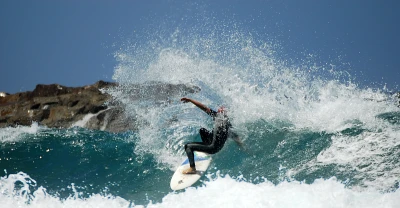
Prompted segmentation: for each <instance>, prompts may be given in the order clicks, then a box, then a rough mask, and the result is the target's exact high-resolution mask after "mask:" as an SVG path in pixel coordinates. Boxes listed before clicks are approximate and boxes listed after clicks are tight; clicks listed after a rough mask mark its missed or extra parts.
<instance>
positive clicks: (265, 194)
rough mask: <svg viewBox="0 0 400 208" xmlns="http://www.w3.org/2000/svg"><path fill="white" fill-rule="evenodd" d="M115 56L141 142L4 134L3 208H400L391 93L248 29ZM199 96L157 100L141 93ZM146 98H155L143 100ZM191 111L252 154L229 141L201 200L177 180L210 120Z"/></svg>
mask: <svg viewBox="0 0 400 208" xmlns="http://www.w3.org/2000/svg"><path fill="white" fill-rule="evenodd" d="M145 39H146V40H147V41H143V42H141V43H138V42H135V41H133V40H126V41H124V42H123V44H122V45H121V46H120V47H119V49H118V50H117V51H116V52H115V58H116V60H117V62H118V65H117V66H116V67H115V72H114V75H113V79H114V80H115V81H116V82H118V83H119V84H120V85H119V86H117V87H115V88H112V89H108V90H107V91H106V92H107V93H109V94H111V95H112V97H113V99H114V102H118V103H120V104H121V105H122V106H123V107H124V109H125V115H126V116H127V117H132V118H135V119H136V122H137V123H136V125H137V126H138V127H139V130H137V131H127V132H122V133H109V132H104V131H95V130H87V129H85V128H82V127H83V126H84V122H85V121H82V122H80V123H79V125H75V126H73V127H71V128H69V129H51V128H47V127H43V126H40V125H37V124H33V125H32V126H30V127H23V126H20V127H8V128H2V129H0V148H1V149H0V170H1V171H2V176H1V178H0V202H1V204H0V207H189V206H190V207H271V208H275V207H363V208H366V207H400V200H399V199H400V191H399V180H400V163H399V158H400V111H399V108H398V107H397V106H396V104H397V103H396V102H398V101H397V100H396V98H395V96H394V95H393V94H391V93H388V92H387V90H386V89H385V88H382V89H376V88H369V87H365V86H363V87H361V86H359V85H358V84H357V83H356V82H355V81H354V77H352V76H351V73H348V72H345V71H344V70H341V69H340V67H335V66H334V65H333V64H323V65H319V64H317V62H313V61H312V60H311V61H310V59H308V58H304V60H299V59H293V60H283V59H281V58H280V55H279V54H280V51H281V48H280V47H279V45H276V44H273V43H272V42H266V41H262V40H261V39H259V38H258V37H257V36H253V35H251V34H249V33H247V32H243V31H240V29H237V28H233V29H232V30H227V29H226V27H221V28H215V27H212V28H209V29H207V27H205V28H204V27H201V28H198V29H191V30H190V31H183V30H182V29H176V30H175V31H173V32H172V33H166V32H165V31H164V32H162V31H161V32H154V33H146V38H145ZM157 83H171V84H185V85H191V86H197V87H199V88H200V89H201V90H200V91H199V92H196V93H193V94H185V93H183V92H182V94H180V95H176V96H171V97H168V98H162V99H161V100H157V99H155V96H153V95H154V93H156V92H141V93H142V94H141V96H139V97H140V99H132V98H131V97H132V95H131V94H130V90H131V89H130V87H131V86H132V84H142V85H146V86H147V85H148V86H150V87H151V85H155V84H157ZM146 89H148V88H147V87H146ZM182 96H187V97H191V98H193V99H196V100H199V101H201V102H202V103H204V104H206V105H208V106H210V107H211V108H213V109H215V108H218V106H221V105H224V106H226V107H227V108H228V110H229V116H230V118H231V120H232V124H233V126H234V130H235V132H236V133H238V134H239V135H240V137H241V139H242V140H243V141H244V144H245V148H239V147H238V146H237V145H236V144H235V143H234V142H233V141H228V142H227V144H226V145H225V147H224V148H223V149H222V150H221V152H219V153H218V154H216V155H214V156H213V162H212V164H211V166H210V168H209V170H208V171H207V173H206V175H205V176H204V177H203V178H202V179H201V180H200V181H199V182H197V183H196V184H194V186H192V187H190V188H187V189H185V190H182V191H172V190H170V188H169V180H170V178H171V177H172V174H173V172H174V170H175V169H176V168H177V166H178V165H179V164H180V162H181V161H182V160H183V159H184V158H185V153H184V151H183V146H184V144H185V143H186V142H189V141H196V140H200V137H199V135H198V130H199V129H200V128H201V127H207V128H212V121H211V119H210V118H209V117H208V116H207V115H206V114H204V113H203V112H202V111H200V110H199V109H197V108H196V107H195V106H193V105H190V104H183V103H181V102H180V98H181V97H182Z"/></svg>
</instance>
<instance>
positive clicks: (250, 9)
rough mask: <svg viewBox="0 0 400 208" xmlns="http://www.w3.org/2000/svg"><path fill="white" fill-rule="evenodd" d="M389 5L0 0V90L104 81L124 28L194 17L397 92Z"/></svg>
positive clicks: (397, 43)
mask: <svg viewBox="0 0 400 208" xmlns="http://www.w3.org/2000/svg"><path fill="white" fill-rule="evenodd" d="M399 8H400V1H395V0H382V1H377V0H333V1H328V0H301V1H300V0H264V1H261V0H221V1H217V0H213V1H211V0H204V1H184V0H165V1H161V0H159V1H155V0H135V1H133V0H132V1H127V0H115V1H111V0H107V1H106V0H98V1H95V0H79V1H78V0H68V1H67V0H65V1H61V0H36V1H32V0H24V1H23V0H2V1H0V28H1V29H0V73H1V74H0V78H1V82H0V91H5V92H9V93H16V92H21V91H31V90H33V89H34V88H35V86H36V84H52V83H58V84H61V85H66V86H83V85H87V84H92V83H94V82H96V81H98V80H107V81H112V79H111V78H112V75H113V73H114V67H115V66H116V64H117V63H116V60H115V58H114V52H116V50H117V49H118V44H116V43H120V42H121V41H122V42H123V40H124V38H130V39H131V40H134V41H138V42H140V41H141V40H135V37H134V36H133V35H132V34H133V33H134V32H140V31H144V30H147V29H151V28H153V29H154V28H157V27H159V26H160V25H163V24H165V25H168V26H171V27H190V24H191V22H190V21H194V22H195V21H199V19H198V17H199V16H201V15H206V16H212V17H213V18H215V19H217V20H219V21H221V22H223V21H229V22H236V23H238V25H241V26H242V27H243V30H248V31H249V32H254V33H257V34H259V35H258V37H259V38H263V37H265V38H266V39H271V38H272V39H274V40H276V41H277V42H279V44H281V48H282V51H280V54H285V55H284V57H288V58H293V57H299V56H300V57H301V56H302V55H304V54H307V53H310V54H316V55H317V57H318V59H319V61H320V62H321V63H323V62H326V63H330V62H335V61H337V60H338V59H340V61H341V62H343V63H348V66H347V68H345V69H344V70H348V71H349V72H350V74H352V76H354V77H355V79H356V81H357V82H359V83H360V85H362V86H364V87H374V88H382V86H383V84H385V83H386V84H387V86H388V88H389V90H398V89H399V87H398V84H399V83H400V81H399V78H400V58H399V57H398V54H399V53H398V49H399V47H400V39H399V37H400V27H399V25H400V24H399V23H398V21H399V20H400V13H399V12H398V9H399ZM193 24H195V23H193Z"/></svg>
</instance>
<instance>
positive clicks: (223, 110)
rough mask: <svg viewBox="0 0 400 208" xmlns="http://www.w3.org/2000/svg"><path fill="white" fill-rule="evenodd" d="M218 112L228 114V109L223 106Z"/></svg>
mask: <svg viewBox="0 0 400 208" xmlns="http://www.w3.org/2000/svg"><path fill="white" fill-rule="evenodd" d="M217 112H218V113H223V114H226V113H227V109H226V108H225V106H221V107H219V108H218V110H217Z"/></svg>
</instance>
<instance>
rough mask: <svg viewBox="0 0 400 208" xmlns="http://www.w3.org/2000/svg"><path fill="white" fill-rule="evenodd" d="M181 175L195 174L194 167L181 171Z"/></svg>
mask: <svg viewBox="0 0 400 208" xmlns="http://www.w3.org/2000/svg"><path fill="white" fill-rule="evenodd" d="M182 173H183V174H196V168H195V167H193V168H192V167H190V168H188V169H186V170H183V171H182Z"/></svg>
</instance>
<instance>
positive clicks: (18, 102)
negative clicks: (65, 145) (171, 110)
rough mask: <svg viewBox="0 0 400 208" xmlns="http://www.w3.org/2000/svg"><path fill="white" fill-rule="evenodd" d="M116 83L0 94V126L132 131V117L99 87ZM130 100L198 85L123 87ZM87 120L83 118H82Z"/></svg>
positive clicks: (166, 94)
mask: <svg viewBox="0 0 400 208" xmlns="http://www.w3.org/2000/svg"><path fill="white" fill-rule="evenodd" d="M118 87H119V85H118V84H116V83H111V82H105V81H98V82H96V83H95V84H93V85H87V86H84V87H66V86H62V85H58V84H50V85H43V84H39V85H37V86H36V88H35V89H34V90H33V91H28V92H21V93H16V94H11V95H10V94H6V93H3V94H1V95H2V96H0V128H2V127H6V126H17V125H31V124H32V122H37V123H39V124H40V125H45V126H48V127H51V128H69V127H71V126H74V125H75V126H76V125H77V126H81V127H85V128H89V129H98V130H105V131H111V132H121V131H127V130H136V129H137V127H136V126H135V123H136V122H135V118H127V117H126V116H125V114H124V107H123V106H120V105H119V103H118V102H116V101H115V100H113V99H112V96H111V95H109V94H107V93H105V92H104V90H102V89H106V90H109V89H113V88H115V89H117V88H118ZM123 89H127V90H125V91H126V92H125V93H126V94H127V95H128V96H129V97H130V99H132V100H138V99H154V100H157V101H158V100H160V101H162V102H165V101H168V99H169V98H170V97H171V96H173V95H180V94H186V93H194V92H197V91H199V90H200V89H199V88H198V87H193V86H186V85H180V84H178V85H173V84H165V83H146V84H142V85H140V84H134V85H129V86H128V87H127V86H125V87H124V88H123ZM85 119H87V121H86V120H85ZM81 121H82V122H81Z"/></svg>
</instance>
